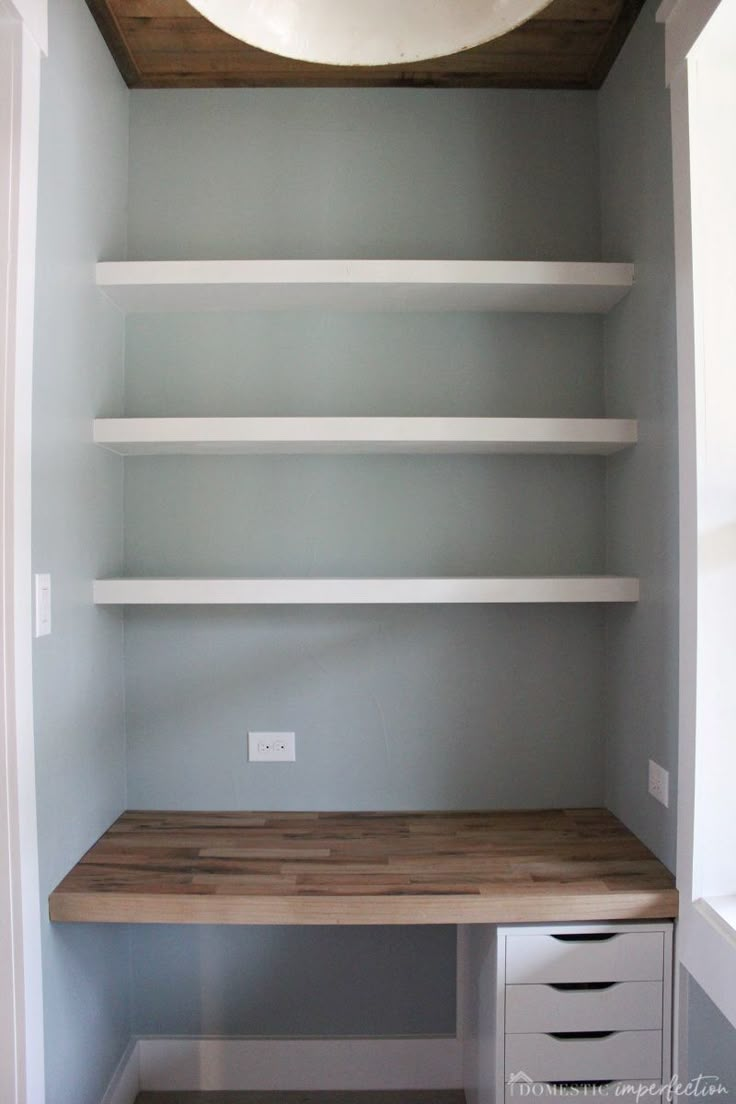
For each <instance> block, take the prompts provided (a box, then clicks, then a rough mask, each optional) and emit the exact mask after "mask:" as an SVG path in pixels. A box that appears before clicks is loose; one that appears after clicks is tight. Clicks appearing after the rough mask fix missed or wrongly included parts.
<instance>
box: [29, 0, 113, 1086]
mask: <svg viewBox="0 0 736 1104" xmlns="http://www.w3.org/2000/svg"><path fill="white" fill-rule="evenodd" d="M49 17H50V29H49V30H50V35H49V56H48V59H47V60H46V61H44V62H43V70H42V84H41V147H40V158H41V162H40V195H39V221H38V258H37V275H38V284H37V318H36V333H35V343H36V357H35V366H34V398H33V403H34V408H33V416H34V425H33V570H34V571H48V572H50V573H51V577H52V607H53V611H52V628H53V632H52V635H51V636H50V637H46V638H43V639H40V640H37V641H36V642H35V645H34V657H33V658H34V671H33V677H34V710H35V739H36V758H37V763H36V777H37V783H38V796H37V804H38V838H39V852H40V868H41V885H40V891H41V899H42V915H43V917H44V918H45V917H46V915H47V906H46V898H47V896H48V893H49V891H50V890H51V889H52V888H53V887H54V886H55V885H56V884H57V882H58V881H59V880H60V879H61V878H62V877H63V876H64V875H65V874H66V873H67V871H68V870H69V868H70V867H71V866H72V865H73V864H74V863H75V862H76V861H77V860H78V858H79V856H80V855H81V854H83V853H84V851H86V850H87V848H88V847H89V846H90V845H91V844H92V843H93V842H94V841H95V839H96V838H97V837H98V836H99V835H100V833H101V832H103V831H104V830H105V829H106V828H107V827H108V825H109V824H110V823H111V821H112V820H114V819H115V817H116V816H117V815H118V814H119V812H120V811H121V809H123V808H124V807H125V803H126V800H125V790H126V772H125V726H124V716H123V679H122V645H123V634H122V619H121V617H120V616H119V615H118V614H115V613H109V612H106V613H103V614H100V612H99V611H98V610H95V609H94V607H93V606H92V590H91V579H93V578H94V577H95V576H96V575H98V574H107V573H110V572H115V571H116V570H118V569H119V564H120V559H121V552H122V524H121V522H122V518H121V511H122V489H123V482H122V481H123V473H122V463H121V461H120V460H118V459H115V458H114V457H113V456H111V455H109V454H105V453H103V452H101V451H100V450H99V449H96V448H94V446H93V445H92V443H91V419H92V417H93V415H94V414H95V412H96V411H97V410H100V409H103V410H104V409H111V408H113V407H116V406H119V405H120V404H121V403H122V390H123V386H122V385H123V371H122V368H123V365H122V350H123V337H124V334H123V325H122V321H121V319H120V317H119V315H118V313H117V311H116V310H115V309H114V308H112V307H111V306H109V305H107V304H106V303H105V301H104V300H103V299H102V297H101V296H100V294H99V293H98V292H97V290H96V289H95V287H94V282H93V278H94V268H93V265H94V263H95V261H96V260H97V258H98V257H100V256H103V257H104V256H108V257H111V256H120V255H121V253H124V250H125V207H126V181H127V146H128V93H127V91H126V89H125V88H124V86H123V83H122V81H121V79H120V77H119V75H118V73H117V71H116V69H115V66H114V65H113V63H112V61H111V59H110V57H109V55H108V53H107V51H106V49H105V47H104V45H103V43H102V40H101V39H100V36H99V34H98V32H97V30H96V28H95V25H94V23H93V20H92V17H91V16H90V14H89V12H88V11H87V9H86V7H85V5H84V4H83V3H82V0H54V2H53V3H51V4H50V5H49ZM129 979H130V961H129V940H128V934H127V931H126V930H125V929H123V928H116V927H91V926H88V925H80V926H70V925H50V924H49V923H48V921H47V920H46V919H44V921H43V981H44V1027H45V1036H46V1078H47V1104H99V1101H100V1097H101V1095H102V1092H103V1090H104V1088H105V1086H106V1084H107V1082H108V1080H109V1078H110V1075H111V1073H112V1070H113V1069H114V1067H115V1065H116V1064H117V1062H118V1060H119V1058H120V1056H121V1053H122V1051H123V1049H124V1047H125V1046H126V1045H127V1043H128V1039H129V1037H130V1030H131V1012H130V993H129Z"/></svg>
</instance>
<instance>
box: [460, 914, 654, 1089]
mask: <svg viewBox="0 0 736 1104" xmlns="http://www.w3.org/2000/svg"><path fill="white" fill-rule="evenodd" d="M471 938H474V939H475V940H476V943H477V948H478V957H477V958H476V961H477V962H483V963H484V966H483V970H484V971H485V978H486V981H485V982H483V981H482V982H481V983H480V984H479V990H478V994H477V996H478V999H479V1007H480V1008H481V1012H480V1018H479V1020H478V1022H477V1024H476V1027H475V1028H474V1030H475V1039H476V1040H477V1043H476V1044H475V1045H476V1047H477V1055H478V1056H479V1058H478V1060H479V1063H480V1068H481V1070H482V1069H483V1068H484V1064H485V1069H486V1071H487V1072H486V1073H481V1078H480V1082H481V1083H480V1084H479V1087H478V1091H477V1092H475V1093H474V1095H471V1099H473V1100H475V1101H477V1102H478V1104H486V1102H488V1104H499V1102H501V1101H503V1102H504V1104H510V1102H511V1101H515V1100H519V1101H521V1100H523V1099H525V1098H526V1097H528V1098H529V1099H530V1100H534V1099H535V1098H537V1097H540V1096H541V1097H544V1096H556V1095H560V1094H562V1095H569V1096H585V1095H586V1093H587V1094H588V1095H590V1094H591V1090H592V1088H593V1087H595V1090H596V1093H597V1094H599V1093H600V1090H601V1088H604V1089H605V1092H603V1093H600V1095H604V1096H605V1095H608V1094H609V1093H610V1094H611V1095H612V1096H615V1089H616V1086H620V1085H623V1084H634V1083H636V1084H642V1083H646V1084H650V1083H655V1084H656V1085H658V1086H659V1085H661V1084H662V1083H663V1082H665V1081H668V1080H669V1078H670V1076H671V1074H670V1065H671V1049H672V1043H671V1031H672V1010H671V1003H672V924H671V923H670V922H668V921H655V922H651V923H620V924H619V923H599V924H594V923H584V924H546V925H534V926H526V925H523V926H522V925H514V926H510V925H509V926H502V927H498V928H497V929H496V930H495V932H494V933H492V934H490V933H489V935H488V937H487V938H486V940H485V943H484V942H483V937H471ZM484 1048H487V1049H485V1050H484ZM483 1053H486V1055H487V1057H486V1058H485V1059H484V1058H483V1057H482V1055H483ZM484 1086H487V1087H484ZM491 1086H492V1088H491Z"/></svg>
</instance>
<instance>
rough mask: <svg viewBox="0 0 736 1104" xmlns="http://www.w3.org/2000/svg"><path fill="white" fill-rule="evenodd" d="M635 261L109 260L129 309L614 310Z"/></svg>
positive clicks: (107, 276) (108, 278)
mask: <svg viewBox="0 0 736 1104" xmlns="http://www.w3.org/2000/svg"><path fill="white" fill-rule="evenodd" d="M633 278H634V269H633V266H632V265H630V264H604V263H596V262H580V261H566V262H558V261H412V260H394V261H392V260H368V261H362V260H342V261H335V260H306V261H290V260H284V261H281V260H279V261H274V260H248V261H103V262H100V263H99V264H98V265H97V284H98V286H99V287H100V288H102V290H103V291H104V292H105V293H106V294H107V295H108V296H109V297H110V298H111V299H112V300H113V302H115V303H116V304H117V305H118V306H119V307H121V308H122V309H123V310H125V311H137V312H145V313H155V312H157V311H209V310H230V311H251V310H253V311H260V310H294V309H304V308H307V309H308V308H320V309H323V310H329V309H334V310H351V311H353V310H354V311H362V310H367V311H536V312H547V311H553V312H566V313H573V314H577V313H594V314H604V313H606V312H607V311H609V310H610V309H611V308H612V307H613V306H615V304H616V303H618V301H619V300H620V299H621V298H622V297H623V296H624V295H625V294H626V292H627V291H628V290H629V289H630V287H631V285H632V283H633Z"/></svg>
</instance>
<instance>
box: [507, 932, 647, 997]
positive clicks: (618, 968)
mask: <svg viewBox="0 0 736 1104" xmlns="http://www.w3.org/2000/svg"><path fill="white" fill-rule="evenodd" d="M663 971H664V935H663V933H662V932H621V933H618V934H615V935H612V936H611V938H610V939H604V940H588V939H585V938H584V937H583V936H580V937H578V938H577V939H575V938H573V939H569V940H568V939H561V938H559V937H557V936H554V935H509V936H507V937H506V982H507V984H509V985H511V984H516V985H519V984H529V983H533V982H555V981H557V982H566V981H567V982H570V981H661V980H662V976H663Z"/></svg>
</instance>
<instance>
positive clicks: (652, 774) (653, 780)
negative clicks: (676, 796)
mask: <svg viewBox="0 0 736 1104" xmlns="http://www.w3.org/2000/svg"><path fill="white" fill-rule="evenodd" d="M649 793H650V794H651V795H652V797H653V798H654V799H655V801H659V802H660V803H661V804H662V805H664V806H665V808H667V809H668V808H669V805H670V772H669V771H666V770H665V769H664V767H660V765H659V763H655V762H654V760H653V759H650V760H649Z"/></svg>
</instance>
